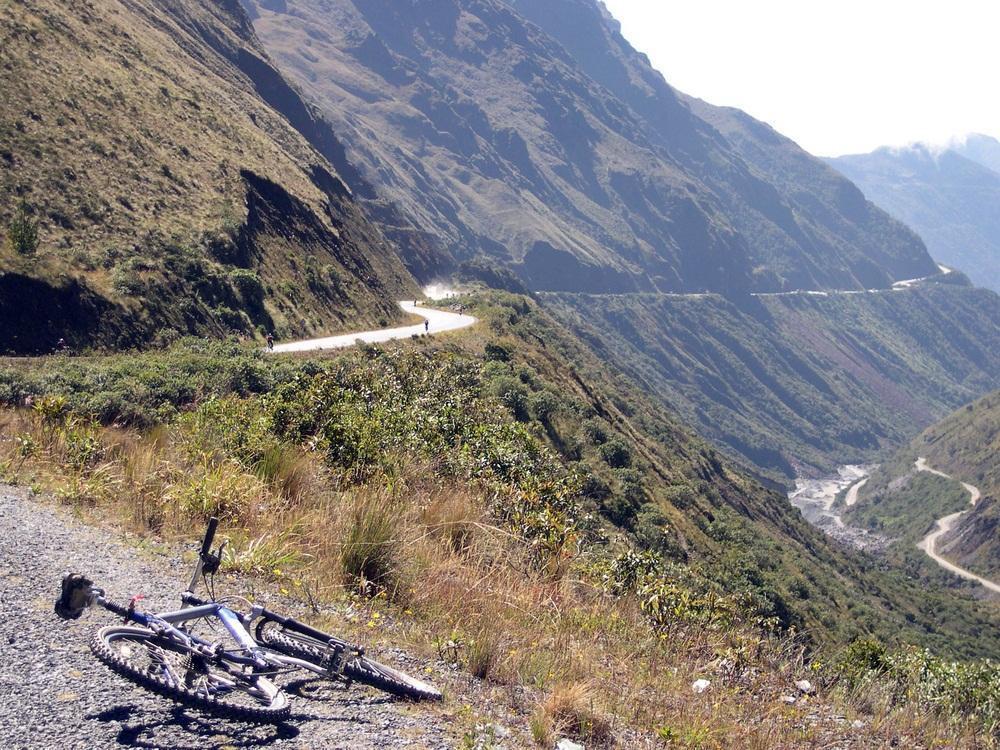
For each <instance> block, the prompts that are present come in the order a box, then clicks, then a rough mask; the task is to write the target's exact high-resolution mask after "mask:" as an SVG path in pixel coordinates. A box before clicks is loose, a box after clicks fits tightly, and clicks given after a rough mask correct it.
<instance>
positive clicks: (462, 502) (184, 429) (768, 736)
mask: <svg viewBox="0 0 1000 750" xmlns="http://www.w3.org/2000/svg"><path fill="white" fill-rule="evenodd" d="M474 304H475V313H476V314H477V315H478V316H480V317H481V318H482V319H483V321H484V322H483V324H482V325H480V326H477V327H476V328H474V329H470V331H469V332H467V333H463V334H462V335H461V336H458V337H455V340H454V341H450V342H449V341H435V340H428V339H423V338H421V339H418V340H416V341H414V342H412V343H405V344H399V345H394V346H389V347H361V348H359V349H356V350H353V351H350V352H343V353H338V354H336V355H333V356H327V357H321V358H315V357H302V358H284V357H273V358H271V357H265V356H263V355H262V354H261V353H260V352H258V351H256V350H253V349H249V348H240V347H237V346H235V345H232V344H224V343H218V342H204V341H197V340H186V341H183V342H181V343H179V344H176V345H174V346H172V347H171V348H169V349H167V350H165V351H161V352H148V353H145V354H137V355H128V356H125V355H122V356H113V357H106V358H66V357H50V358H47V359H45V360H42V361H28V360H17V361H14V360H11V361H9V362H8V363H6V366H5V367H4V368H3V369H2V370H0V400H2V401H3V402H4V403H6V404H8V408H7V409H6V410H5V411H3V412H2V413H0V471H2V475H3V477H2V478H3V479H4V480H5V481H12V482H17V483H20V484H27V485H31V486H33V487H35V488H36V489H38V490H40V491H42V490H44V491H47V492H51V493H53V494H54V496H55V497H56V498H57V499H58V500H59V501H60V502H63V503H66V504H68V505H71V506H72V507H74V508H76V509H78V510H79V511H80V512H81V513H84V514H90V515H93V516H94V517H101V518H103V519H105V520H107V519H113V520H114V521H115V522H117V523H120V524H121V525H123V526H124V527H126V528H128V529H130V530H132V531H135V532H137V533H139V534H144V535H157V536H162V537H167V538H177V537H184V538H188V537H191V536H192V535H196V534H197V533H198V531H199V530H200V528H201V527H202V525H203V523H204V520H205V519H206V518H207V517H208V516H210V515H219V516H221V517H222V518H223V519H224V528H225V529H227V530H228V533H229V535H230V546H229V548H228V552H227V558H226V564H227V567H228V569H229V570H230V571H231V572H233V573H237V574H247V575H251V576H255V577H263V578H266V579H269V580H270V581H272V582H273V583H274V584H275V585H277V586H280V587H282V588H283V589H285V590H286V591H287V592H289V593H290V594H291V595H298V596H300V597H301V598H302V599H303V600H304V601H307V602H314V603H316V602H332V603H335V604H339V605H341V606H340V607H339V610H338V611H350V612H353V613H354V616H352V617H350V618H346V619H345V620H344V621H343V622H339V623H337V624H336V625H337V627H339V628H347V629H348V630H349V631H351V630H353V632H354V634H355V635H356V636H357V637H358V638H360V639H362V640H368V641H370V640H375V641H378V640H382V639H385V640H386V641H389V642H391V643H393V644H394V645H404V646H406V647H407V648H408V649H410V650H412V651H414V652H415V653H419V654H422V655H424V656H425V657H427V658H430V659H434V660H440V661H442V662H447V663H455V664H457V665H458V666H459V667H460V668H461V669H462V670H463V671H464V672H465V673H466V674H468V676H469V679H470V680H475V681H476V683H477V684H478V685H480V686H481V687H480V688H479V689H481V690H484V691H487V692H488V694H489V695H490V696H491V698H490V700H491V701H497V702H499V703H500V704H502V705H505V706H507V707H508V708H509V710H510V711H511V712H512V713H514V714H516V715H517V716H518V717H520V719H521V722H522V726H521V727H520V730H521V731H522V732H523V734H524V738H525V741H528V738H530V741H532V742H536V743H538V744H539V745H540V746H551V744H552V742H553V741H554V740H555V739H557V738H558V737H561V736H571V737H574V738H576V739H578V740H581V741H584V742H586V743H587V745H588V746H602V745H607V744H612V743H613V742H615V741H618V742H621V743H623V744H629V743H630V742H631V741H633V740H635V741H638V738H639V737H642V736H645V737H655V738H656V739H657V741H659V742H661V743H662V744H663V745H664V746H668V747H703V748H704V747H720V746H725V745H730V746H738V747H801V746H810V745H814V746H823V745H824V744H828V743H829V742H831V741H837V742H840V743H842V744H846V745H848V746H852V745H854V746H859V747H861V746H870V745H871V744H873V743H876V744H879V743H881V744H886V745H888V744H892V743H895V744H899V745H906V746H924V747H932V746H970V747H972V746H977V745H980V746H989V745H990V743H991V742H993V739H992V738H993V737H994V736H995V735H996V732H997V727H998V721H1000V713H998V709H997V703H996V696H997V695H998V692H997V687H998V684H1000V681H998V680H1000V678H998V676H997V669H996V667H995V666H993V665H990V664H989V663H986V662H974V663H968V664H961V665H957V664H953V663H952V662H950V661H942V660H940V659H937V658H934V657H932V656H930V655H929V654H928V653H926V652H923V651H917V650H914V649H912V648H904V647H899V648H897V647H896V646H895V645H892V643H893V642H892V641H891V639H889V638H888V637H886V638H883V639H881V640H880V641H871V640H860V641H856V642H855V645H853V646H850V647H849V648H846V650H845V646H847V644H848V642H849V641H850V640H854V639H852V638H851V637H849V636H848V635H847V632H848V631H846V630H845V629H844V625H843V624H838V623H836V622H833V621H832V614H831V613H832V611H833V610H832V609H831V606H834V607H835V606H838V605H837V602H838V601H844V602H846V601H848V598H849V596H850V594H849V593H845V590H844V589H843V588H842V587H843V586H844V585H845V584H844V583H843V582H838V580H837V579H838V576H837V575H831V574H830V573H829V572H823V571H821V570H820V569H819V568H818V567H816V566H813V567H812V568H811V569H808V568H807V567H806V562H805V558H804V555H805V553H803V552H801V551H796V549H794V547H795V544H796V543H795V542H793V541H791V540H792V539H793V536H792V534H796V533H797V534H801V535H803V538H805V539H807V540H808V543H809V544H826V543H827V542H826V541H825V540H823V538H822V537H821V536H818V535H816V534H815V533H813V532H811V530H810V529H809V527H808V526H801V527H800V526H799V525H797V522H795V521H794V517H793V516H791V514H790V518H791V520H790V518H786V517H785V515H784V513H785V511H784V510H782V509H781V508H780V507H779V506H778V504H777V503H775V504H774V505H773V507H772V506H771V505H770V504H769V503H770V498H771V497H772V495H771V494H770V493H766V491H763V490H761V489H760V488H755V487H754V486H753V485H750V484H742V485H741V484H737V483H736V482H737V481H738V477H736V476H735V475H731V474H730V473H729V472H728V471H727V470H726V468H725V467H724V465H723V464H721V463H720V462H719V459H718V458H717V457H716V456H715V454H714V453H713V452H711V451H710V450H709V449H707V448H706V447H705V446H703V445H702V444H701V443H699V442H697V441H696V440H694V439H693V438H690V437H689V436H687V435H686V433H684V432H683V431H681V430H680V429H679V428H678V427H677V426H676V425H674V424H672V423H671V422H670V421H669V420H668V419H667V418H666V417H664V416H663V415H661V414H659V413H657V412H655V411H654V410H645V411H640V410H639V409H637V408H636V407H637V405H636V404H633V403H630V401H629V399H630V398H631V395H630V394H629V393H628V392H627V391H623V392H621V393H620V394H618V395H615V396H612V395H611V394H613V393H614V392H613V391H609V390H607V389H606V388H605V386H604V384H603V382H602V381H601V380H600V379H599V378H597V377H596V376H592V375H591V374H590V373H588V372H567V371H566V370H565V368H564V367H563V369H562V370H560V371H559V372H556V371H555V370H552V369H550V367H551V365H552V364H553V363H556V362H559V363H565V362H566V361H568V360H567V359H566V358H565V357H564V356H563V355H565V354H566V352H562V353H560V350H561V349H564V348H566V347H572V346H575V344H574V342H573V341H572V340H568V339H560V338H559V337H557V336H554V335H552V334H551V331H549V330H546V325H547V323H546V319H545V317H544V315H543V314H541V313H540V312H539V311H538V309H537V308H536V307H535V306H534V304H533V303H532V302H530V301H529V300H527V299H525V298H523V297H517V296H514V295H506V294H498V293H493V294H487V295H481V296H480V297H478V298H477V299H476V300H475V301H474ZM572 361H575V362H581V363H583V365H584V366H585V365H586V360H583V359H574V360H572ZM654 426H655V427H656V430H657V431H656V433H655V435H656V437H655V438H651V437H650V433H651V431H652V429H653V427H654ZM773 497H777V496H773ZM741 504H742V505H743V506H745V507H743V508H742V509H741ZM751 506H752V507H751ZM754 529H756V530H757V531H756V533H755V532H754ZM779 534H784V535H785V536H783V537H781V536H779ZM779 539H783V540H784V541H783V542H781V543H779V541H778V540H779ZM824 554H826V553H824ZM829 554H830V555H831V560H832V562H830V561H828V565H830V570H836V569H837V568H836V566H837V565H838V564H840V563H837V562H836V561H835V559H834V558H833V557H832V555H833V553H832V552H830V553H829ZM768 556H770V557H772V558H777V560H774V559H772V560H768V559H767V558H768ZM798 571H800V572H798ZM854 572H857V573H858V575H864V572H863V571H860V572H859V571H854ZM809 573H811V574H812V577H811V578H809V577H807V576H808V574H809ZM886 595H887V596H894V595H895V594H893V593H892V592H891V591H890V592H889V593H887V594H886ZM827 597H831V598H832V599H833V601H832V603H825V602H824V601H823V600H824V599H825V598H827ZM864 606H867V607H870V606H874V605H873V604H871V603H866V604H864ZM959 614H961V613H959ZM329 616H331V617H338V616H339V615H329ZM824 618H825V619H827V620H830V622H829V625H828V626H827V629H826V630H825V631H824V630H823V624H822V620H823V619H824ZM813 623H815V624H813ZM862 624H863V620H862ZM859 644H861V645H859ZM883 644H889V645H883ZM702 679H704V680H708V681H709V683H710V685H709V687H708V688H707V689H706V690H705V691H704V692H701V693H698V692H695V691H694V690H693V689H692V684H693V683H694V681H695V680H702ZM803 679H806V680H809V681H810V683H811V685H810V686H809V687H808V688H805V689H799V688H796V687H795V682H796V681H801V680H803ZM485 705H486V704H485V703H484V704H483V705H472V706H470V707H468V708H465V707H456V708H455V709H453V710H454V711H455V712H456V720H457V721H462V722H465V723H467V724H468V726H469V732H470V735H469V738H468V739H469V742H470V745H471V746H475V743H476V742H481V741H482V738H481V737H478V736H477V735H476V732H477V731H478V730H476V729H475V727H476V726H477V725H479V724H482V721H480V720H479V716H478V713H477V712H485V711H486V710H487V709H486V708H484V706H485ZM446 710H448V709H446Z"/></svg>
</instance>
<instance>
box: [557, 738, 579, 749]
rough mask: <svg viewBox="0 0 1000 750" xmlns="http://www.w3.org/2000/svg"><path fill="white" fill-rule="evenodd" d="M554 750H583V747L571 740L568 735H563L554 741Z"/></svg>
mask: <svg viewBox="0 0 1000 750" xmlns="http://www.w3.org/2000/svg"><path fill="white" fill-rule="evenodd" d="M556 750H584V747H583V745H581V744H580V743H579V742H573V740H571V739H569V738H568V737H563V738H562V739H561V740H559V742H557V743H556Z"/></svg>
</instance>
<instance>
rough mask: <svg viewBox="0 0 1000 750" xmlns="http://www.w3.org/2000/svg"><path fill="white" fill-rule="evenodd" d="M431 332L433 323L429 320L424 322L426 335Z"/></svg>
mask: <svg viewBox="0 0 1000 750" xmlns="http://www.w3.org/2000/svg"><path fill="white" fill-rule="evenodd" d="M430 330H431V322H430V321H429V320H426V319H425V320H424V333H428V332H429V331H430Z"/></svg>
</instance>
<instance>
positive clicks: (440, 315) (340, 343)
mask: <svg viewBox="0 0 1000 750" xmlns="http://www.w3.org/2000/svg"><path fill="white" fill-rule="evenodd" d="M399 306H400V307H401V308H402V309H403V311H404V312H407V313H413V314H415V315H419V316H420V317H421V318H423V319H424V320H425V321H426V324H425V323H418V324H417V325H413V326H401V327H398V328H379V329H376V330H374V331H359V332H358V333H344V334H341V335H339V336H327V337H325V338H319V339H306V340H304V341H290V342H288V343H287V344H276V345H275V347H274V349H272V350H271V351H272V352H273V353H275V354H281V353H287V352H312V351H319V350H322V349H345V348H347V347H349V346H354V345H355V344H357V343H358V342H359V341H363V342H364V343H366V344H379V343H382V342H385V341H395V340H397V339H408V338H410V337H412V336H420V335H423V334H425V333H428V334H436V333H443V332H444V331H457V330H459V329H461V328H468V327H469V326H471V325H474V324H475V323H476V322H478V321H477V319H476V318H474V317H473V316H471V315H466V314H464V313H453V312H447V311H445V310H436V309H435V308H433V307H424V306H423V305H417V304H415V302H411V301H409V300H405V301H402V302H400V303H399Z"/></svg>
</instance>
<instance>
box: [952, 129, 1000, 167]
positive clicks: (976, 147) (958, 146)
mask: <svg viewBox="0 0 1000 750" xmlns="http://www.w3.org/2000/svg"><path fill="white" fill-rule="evenodd" d="M951 150H952V151H956V152H957V153H959V154H961V155H962V156H964V157H965V158H966V159H972V161H974V162H978V163H979V164H982V165H983V166H984V167H989V168H990V169H992V170H993V171H994V172H997V173H1000V141H998V140H997V139H996V138H993V137H991V136H988V135H983V134H982V133H972V134H970V135H967V136H966V137H965V139H964V140H959V141H956V142H955V143H954V144H952V145H951Z"/></svg>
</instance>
